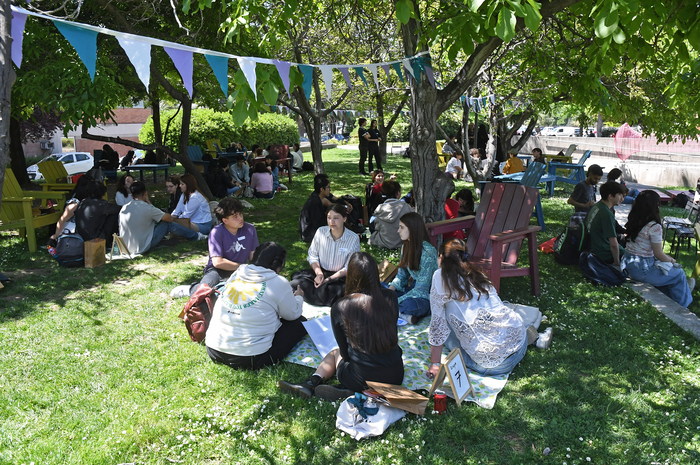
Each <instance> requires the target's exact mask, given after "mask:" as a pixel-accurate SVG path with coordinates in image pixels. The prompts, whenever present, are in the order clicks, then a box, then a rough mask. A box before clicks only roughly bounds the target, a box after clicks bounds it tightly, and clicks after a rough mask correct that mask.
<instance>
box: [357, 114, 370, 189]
mask: <svg viewBox="0 0 700 465" xmlns="http://www.w3.org/2000/svg"><path fill="white" fill-rule="evenodd" d="M357 123H358V124H359V125H360V129H358V130H357V136H358V137H359V138H360V174H361V175H362V176H369V173H367V171H365V160H367V150H368V148H369V146H368V144H369V142H368V141H369V139H370V135H369V131H368V130H367V128H365V124H367V120H366V119H365V118H360V119H359V120H357ZM371 163H372V161H371V160H370V164H371ZM370 171H371V170H370Z"/></svg>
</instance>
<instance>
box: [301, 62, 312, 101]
mask: <svg viewBox="0 0 700 465" xmlns="http://www.w3.org/2000/svg"><path fill="white" fill-rule="evenodd" d="M299 71H301V74H303V75H304V82H303V83H302V85H301V88H302V89H304V95H306V100H309V99H310V98H311V84H312V82H313V79H314V67H313V66H309V65H299Z"/></svg>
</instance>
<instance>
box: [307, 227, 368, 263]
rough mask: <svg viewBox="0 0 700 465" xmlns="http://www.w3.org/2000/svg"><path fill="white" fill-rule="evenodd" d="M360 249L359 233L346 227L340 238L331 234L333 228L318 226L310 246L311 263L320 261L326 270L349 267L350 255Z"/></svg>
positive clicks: (309, 258)
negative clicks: (336, 238) (335, 237)
mask: <svg viewBox="0 0 700 465" xmlns="http://www.w3.org/2000/svg"><path fill="white" fill-rule="evenodd" d="M359 251H360V239H359V238H358V237H357V234H356V233H354V232H352V231H350V230H349V229H348V228H345V231H343V235H342V236H341V237H340V239H338V240H335V239H333V236H331V228H330V227H328V226H322V227H320V228H318V230H317V231H316V234H315V235H314V239H313V241H311V247H309V257H308V260H309V263H318V264H319V265H320V266H321V268H323V269H324V270H326V271H332V272H336V271H339V270H342V269H345V268H347V266H348V261H349V260H350V255H352V254H354V253H355V252H359Z"/></svg>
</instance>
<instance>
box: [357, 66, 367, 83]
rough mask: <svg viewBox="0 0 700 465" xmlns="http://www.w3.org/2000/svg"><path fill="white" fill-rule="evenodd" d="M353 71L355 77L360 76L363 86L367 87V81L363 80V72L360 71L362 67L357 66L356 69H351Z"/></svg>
mask: <svg viewBox="0 0 700 465" xmlns="http://www.w3.org/2000/svg"><path fill="white" fill-rule="evenodd" d="M353 69H354V70H355V72H356V73H357V75H358V76H360V79H362V82H364V83H365V86H367V87H369V85H368V84H367V79H365V73H364V70H363V69H362V67H361V66H358V67H356V68H353Z"/></svg>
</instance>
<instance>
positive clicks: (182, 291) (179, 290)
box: [170, 284, 190, 299]
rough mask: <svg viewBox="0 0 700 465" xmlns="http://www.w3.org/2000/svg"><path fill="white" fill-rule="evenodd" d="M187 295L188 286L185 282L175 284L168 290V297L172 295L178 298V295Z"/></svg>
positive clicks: (188, 291)
mask: <svg viewBox="0 0 700 465" xmlns="http://www.w3.org/2000/svg"><path fill="white" fill-rule="evenodd" d="M189 296H190V286H189V285H187V284H183V285H182V286H177V287H175V288H174V289H173V290H172V291H170V297H172V298H173V299H179V298H180V297H189Z"/></svg>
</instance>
